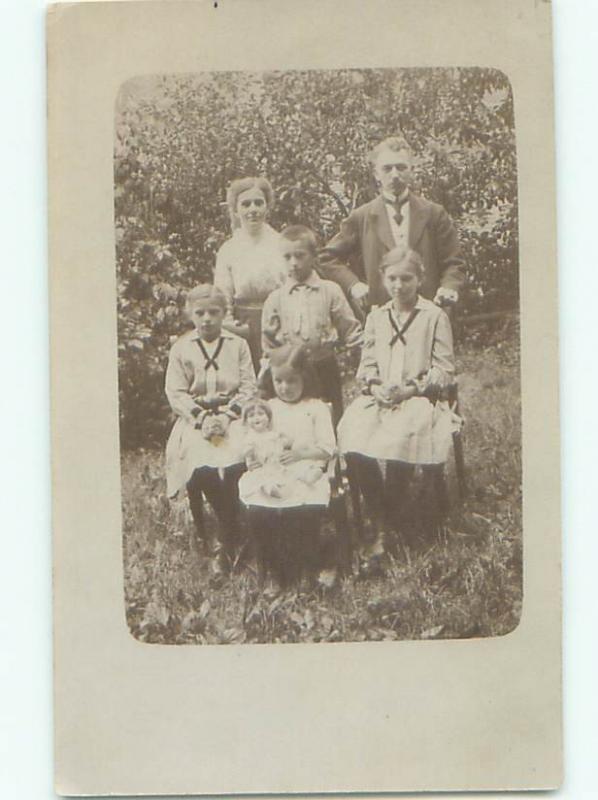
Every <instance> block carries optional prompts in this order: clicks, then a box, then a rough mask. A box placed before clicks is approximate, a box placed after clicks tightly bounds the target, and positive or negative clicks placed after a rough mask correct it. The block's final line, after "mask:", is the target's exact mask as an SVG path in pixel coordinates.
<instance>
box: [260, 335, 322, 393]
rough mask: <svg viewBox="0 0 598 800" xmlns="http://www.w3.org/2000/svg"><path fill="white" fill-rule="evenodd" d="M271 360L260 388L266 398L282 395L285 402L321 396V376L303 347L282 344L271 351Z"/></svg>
mask: <svg viewBox="0 0 598 800" xmlns="http://www.w3.org/2000/svg"><path fill="white" fill-rule="evenodd" d="M269 361H270V363H269V366H268V369H267V370H266V371H265V373H264V374H263V376H262V378H261V380H260V390H261V392H262V394H263V395H264V396H265V397H267V398H270V397H278V398H279V399H280V400H282V401H283V402H285V403H296V402H298V401H299V400H303V399H306V398H308V397H319V395H320V390H319V384H318V379H317V377H316V375H315V373H314V370H313V367H312V366H311V364H310V363H309V361H308V359H307V356H306V353H305V350H304V349H303V348H302V347H297V346H294V345H284V346H283V347H278V348H277V349H276V350H273V351H272V352H271V353H270V357H269Z"/></svg>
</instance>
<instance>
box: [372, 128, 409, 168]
mask: <svg viewBox="0 0 598 800" xmlns="http://www.w3.org/2000/svg"><path fill="white" fill-rule="evenodd" d="M382 150H392V151H393V152H394V153H399V152H401V151H402V150H406V151H407V152H408V153H411V147H410V146H409V143H408V141H407V139H405V137H404V136H400V135H398V136H389V137H388V138H386V139H383V140H382V141H381V142H378V144H377V145H376V146H375V147H373V148H372V149H371V150H370V152H369V153H368V157H367V158H368V164H369V165H370V166H371V167H374V166H375V165H376V159H377V158H378V154H379V153H380V152H381V151H382Z"/></svg>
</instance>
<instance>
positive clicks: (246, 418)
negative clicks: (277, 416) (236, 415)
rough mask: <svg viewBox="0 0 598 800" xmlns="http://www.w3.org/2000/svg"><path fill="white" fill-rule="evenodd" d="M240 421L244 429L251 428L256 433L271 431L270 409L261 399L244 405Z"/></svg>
mask: <svg viewBox="0 0 598 800" xmlns="http://www.w3.org/2000/svg"><path fill="white" fill-rule="evenodd" d="M241 419H242V420H243V425H244V426H245V427H246V428H251V430H253V431H255V432H256V433H263V432H264V431H269V430H271V429H272V409H271V408H270V406H269V405H268V403H266V401H265V400H262V399H261V398H256V399H254V400H250V401H249V402H248V403H245V405H244V406H243V413H242V417H241Z"/></svg>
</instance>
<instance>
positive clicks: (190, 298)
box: [185, 283, 226, 311]
mask: <svg viewBox="0 0 598 800" xmlns="http://www.w3.org/2000/svg"><path fill="white" fill-rule="evenodd" d="M198 300H213V301H214V303H216V304H217V305H219V306H220V307H221V308H223V309H224V310H225V311H226V297H225V295H224V292H223V291H222V289H219V288H218V287H217V286H214V285H213V284H212V283H200V284H198V285H197V286H194V287H193V289H190V290H189V291H188V292H187V297H186V299H185V308H186V309H187V310H189V309H190V308H191V306H192V305H193V303H196V302H197V301H198Z"/></svg>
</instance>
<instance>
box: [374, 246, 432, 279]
mask: <svg viewBox="0 0 598 800" xmlns="http://www.w3.org/2000/svg"><path fill="white" fill-rule="evenodd" d="M393 264H405V265H407V266H409V267H411V268H412V269H413V271H414V272H415V273H416V274H417V276H418V278H422V277H423V275H424V262H423V261H422V257H421V256H420V254H419V253H418V252H417V251H416V250H412V249H411V248H410V247H406V246H405V245H399V247H393V249H392V250H389V251H388V253H385V255H384V257H383V259H382V261H381V262H380V267H379V269H380V272H381V273H382V274H384V273H385V272H386V270H387V269H388V268H389V267H390V266H392V265H393Z"/></svg>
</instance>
